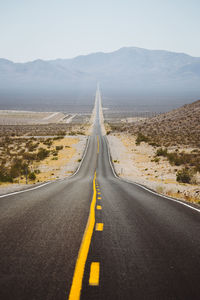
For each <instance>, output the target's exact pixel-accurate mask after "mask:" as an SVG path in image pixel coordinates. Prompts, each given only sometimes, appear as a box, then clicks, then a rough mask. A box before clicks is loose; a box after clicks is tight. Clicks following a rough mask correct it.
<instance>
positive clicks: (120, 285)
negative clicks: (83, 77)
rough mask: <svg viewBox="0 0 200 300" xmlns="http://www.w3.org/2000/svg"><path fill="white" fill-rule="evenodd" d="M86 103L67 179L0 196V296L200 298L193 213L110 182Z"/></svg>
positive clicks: (199, 245)
mask: <svg viewBox="0 0 200 300" xmlns="http://www.w3.org/2000/svg"><path fill="white" fill-rule="evenodd" d="M95 103H96V104H95V112H96V114H95V115H96V117H95V122H94V126H93V133H92V135H91V136H90V137H89V139H88V144H87V147H86V150H85V154H84V157H83V159H82V162H81V165H80V168H79V169H78V170H77V172H76V173H75V174H74V176H72V177H70V178H66V179H64V180H58V181H54V182H51V183H46V184H43V185H41V186H40V187H35V188H32V189H29V190H28V191H23V192H17V193H13V194H10V195H6V196H1V197H0V299H1V300H10V299H12V300H13V299H15V300H17V299H20V300H45V299H46V300H49V299H51V300H64V299H69V300H76V299H88V300H90V299H93V300H99V299H102V300H104V299H105V300H109V299H114V300H117V299H123V300H124V299H127V300H129V299H131V300H132V299H133V300H134V299H145V300H146V299H147V300H148V299H153V300H157V299H158V300H163V299H166V300H168V299H169V300H173V299H174V300H183V299H188V300H197V299H200V210H199V209H198V208H196V207H194V206H192V205H189V204H185V203H183V202H181V201H180V202H179V201H174V200H172V199H170V198H166V197H162V196H160V195H158V194H156V193H154V192H152V191H149V190H148V189H145V188H143V187H141V186H139V185H137V184H134V183H131V182H127V181H125V180H122V179H119V178H118V177H117V176H116V174H115V172H114V170H113V166H112V163H111V158H110V154H109V149H108V144H107V139H106V136H103V135H102V132H101V126H100V123H101V122H100V119H101V114H100V111H101V95H100V91H99V89H97V92H96V101H95Z"/></svg>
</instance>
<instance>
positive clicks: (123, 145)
mask: <svg viewBox="0 0 200 300" xmlns="http://www.w3.org/2000/svg"><path fill="white" fill-rule="evenodd" d="M135 140H136V138H135V137H134V136H133V135H128V134H125V133H116V134H114V135H109V136H108V141H109V145H110V149H111V155H112V159H113V162H114V166H115V169H116V172H117V173H118V175H120V176H122V177H124V178H127V179H130V180H133V181H135V182H138V183H141V184H143V185H145V186H147V187H149V188H151V189H153V190H155V191H157V192H159V193H162V194H165V195H169V196H172V197H175V198H179V199H183V200H186V201H190V202H194V203H200V174H199V173H197V174H196V178H195V179H196V184H185V183H178V182H177V181H176V172H177V171H178V170H179V169H181V168H182V167H181V166H179V167H177V166H172V165H170V163H169V162H168V161H167V159H166V158H164V157H160V160H159V162H155V161H154V158H155V153H156V149H155V148H154V147H152V146H150V145H148V144H146V143H144V142H142V143H141V144H140V145H136V144H135ZM181 150H184V151H185V152H187V151H191V150H192V148H190V149H189V148H184V149H181ZM169 151H174V148H173V147H172V149H169Z"/></svg>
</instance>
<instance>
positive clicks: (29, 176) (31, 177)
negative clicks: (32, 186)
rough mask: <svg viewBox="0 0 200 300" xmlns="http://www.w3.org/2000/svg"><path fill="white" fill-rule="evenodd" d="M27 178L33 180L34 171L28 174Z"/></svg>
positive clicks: (34, 176) (34, 177)
mask: <svg viewBox="0 0 200 300" xmlns="http://www.w3.org/2000/svg"><path fill="white" fill-rule="evenodd" d="M28 178H29V179H30V180H35V179H36V175H35V173H34V172H31V173H30V174H29V175H28Z"/></svg>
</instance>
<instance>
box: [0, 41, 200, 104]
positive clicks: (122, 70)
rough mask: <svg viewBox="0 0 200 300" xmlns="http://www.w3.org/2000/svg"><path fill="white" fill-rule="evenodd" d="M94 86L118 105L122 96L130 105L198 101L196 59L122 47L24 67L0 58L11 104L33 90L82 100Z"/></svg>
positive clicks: (1, 93) (1, 91)
mask: <svg viewBox="0 0 200 300" xmlns="http://www.w3.org/2000/svg"><path fill="white" fill-rule="evenodd" d="M97 82H100V83H101V86H102V90H103V93H105V94H106V95H107V96H108V97H110V98H112V99H113V100H112V101H115V100H114V99H116V101H122V98H123V97H124V98H127V99H129V100H128V101H130V102H131V101H132V100H133V101H137V97H138V96H139V98H141V99H144V101H146V102H148V101H151V100H149V99H153V98H155V97H157V98H159V97H160V99H162V98H163V97H164V96H165V95H167V97H169V99H171V100H173V99H175V98H177V97H178V98H180V99H181V98H182V97H183V101H186V99H189V101H193V100H194V99H197V98H199V97H200V57H193V56H190V55H188V54H185V53H178V52H172V51H166V50H148V49H144V48H138V47H122V48H120V49H118V50H116V51H113V52H109V53H104V52H96V53H91V54H87V55H80V56H76V57H74V58H67V59H63V58H61V59H60V58H58V59H55V60H42V59H37V60H34V61H30V62H24V63H14V62H12V61H9V60H7V59H2V58H1V59H0V103H1V100H2V97H3V98H4V99H5V97H6V99H11V97H12V99H13V101H14V99H15V94H16V95H17V94H19V93H21V96H19V97H17V99H22V98H23V97H24V98H25V97H26V98H27V99H29V97H30V96H31V95H32V92H33V91H34V92H36V93H37V94H38V95H39V94H40V97H41V95H45V96H46V98H49V99H50V98H51V96H52V99H53V95H54V97H56V96H57V98H59V93H62V94H63V95H65V98H66V101H67V99H68V98H69V97H70V98H71V97H72V96H73V97H74V99H82V100H80V101H85V98H86V97H89V95H91V93H94V90H95V87H96V83H97ZM11 94H12V95H11ZM23 94H26V95H24V96H23ZM92 95H93V94H92ZM20 97H21V98H20ZM35 97H36V96H35ZM58 100H59V99H58ZM27 101H28V100H27ZM89 101H91V97H90V100H89ZM161 101H162V100H161Z"/></svg>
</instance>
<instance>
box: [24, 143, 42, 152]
mask: <svg viewBox="0 0 200 300" xmlns="http://www.w3.org/2000/svg"><path fill="white" fill-rule="evenodd" d="M38 145H39V143H35V144H33V143H32V142H31V143H29V144H28V145H27V148H28V151H29V152H33V151H34V150H35V149H36V148H37V147H38Z"/></svg>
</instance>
